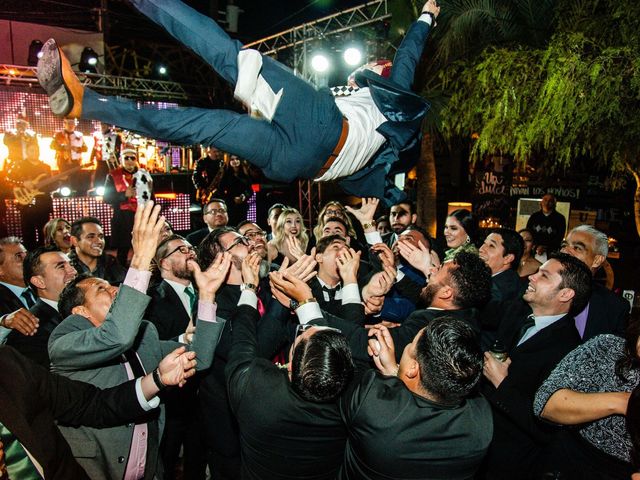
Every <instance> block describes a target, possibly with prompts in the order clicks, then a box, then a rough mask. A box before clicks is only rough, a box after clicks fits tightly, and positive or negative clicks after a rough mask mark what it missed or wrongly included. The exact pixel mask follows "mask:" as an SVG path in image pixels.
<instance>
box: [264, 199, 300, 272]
mask: <svg viewBox="0 0 640 480" xmlns="http://www.w3.org/2000/svg"><path fill="white" fill-rule="evenodd" d="M308 242H309V235H308V234H307V228H306V227H305V225H304V221H303V220H302V215H300V212H299V211H298V210H296V209H295V208H291V207H287V208H285V209H283V210H282V213H281V214H280V216H279V217H278V223H277V224H276V230H275V232H274V233H273V239H272V240H270V241H269V243H268V244H267V249H268V251H269V261H270V262H273V263H276V264H281V263H282V261H283V260H284V259H285V257H286V258H288V259H289V265H291V264H293V263H295V262H297V261H298V259H299V258H300V257H301V256H302V255H304V252H305V250H306V248H307V243H308Z"/></svg>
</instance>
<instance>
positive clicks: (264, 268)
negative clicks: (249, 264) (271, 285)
mask: <svg viewBox="0 0 640 480" xmlns="http://www.w3.org/2000/svg"><path fill="white" fill-rule="evenodd" d="M270 271H271V264H270V263H269V261H268V260H262V261H261V262H260V270H259V271H258V276H259V277H260V278H261V279H263V278H267V276H268V275H269V272H270Z"/></svg>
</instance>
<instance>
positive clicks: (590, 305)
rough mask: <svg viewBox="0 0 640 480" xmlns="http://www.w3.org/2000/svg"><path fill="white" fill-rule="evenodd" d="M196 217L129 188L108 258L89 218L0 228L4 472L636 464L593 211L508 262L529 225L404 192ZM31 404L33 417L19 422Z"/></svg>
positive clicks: (634, 332) (632, 324)
mask: <svg viewBox="0 0 640 480" xmlns="http://www.w3.org/2000/svg"><path fill="white" fill-rule="evenodd" d="M202 215H203V221H204V222H205V225H206V226H205V228H204V229H202V230H196V231H193V232H191V233H189V235H187V236H186V237H183V236H181V235H178V234H176V233H175V232H173V230H172V227H171V225H169V224H168V222H166V220H165V219H164V217H163V216H162V215H161V212H160V208H159V206H154V205H153V201H148V202H146V203H140V204H139V205H137V208H136V210H135V212H134V217H133V220H132V232H133V233H132V234H131V236H130V237H131V238H130V241H131V245H132V252H133V253H132V256H131V258H130V263H129V264H128V265H125V264H122V263H121V262H120V261H119V260H118V259H117V258H116V257H114V256H111V255H109V254H108V253H106V250H105V236H104V233H103V229H102V226H101V225H100V222H99V221H98V220H97V219H95V218H88V217H83V218H79V219H69V220H66V219H60V218H54V219H51V220H50V221H48V222H47V223H46V224H45V225H42V228H43V229H44V239H45V242H46V245H44V246H38V247H35V248H33V249H30V250H29V251H27V250H26V249H25V247H24V246H23V244H22V243H21V240H20V239H18V238H15V237H6V238H3V239H0V297H1V299H2V303H1V304H0V305H1V315H2V316H1V317H0V335H1V338H2V342H3V343H4V344H6V345H5V346H2V347H0V352H1V353H2V355H5V356H7V357H8V358H9V360H7V361H8V362H10V363H9V364H16V365H17V366H16V369H17V371H20V372H22V371H29V372H31V371H33V373H29V375H27V376H21V377H16V375H15V373H16V372H15V371H12V370H9V369H3V371H2V374H1V375H0V378H1V381H0V385H1V387H0V390H1V391H2V394H1V395H0V402H1V406H2V408H1V409H0V412H2V413H0V427H1V428H2V432H1V433H2V437H1V438H2V443H3V445H4V457H2V456H1V455H0V459H2V458H4V462H5V463H6V467H7V471H8V475H9V478H23V475H26V473H25V472H40V474H41V475H43V476H44V478H87V477H88V478H92V479H99V478H105V479H116V478H118V479H121V478H194V479H196V478H207V475H210V477H211V478H214V479H230V478H263V479H276V478H353V479H362V478H416V479H418V478H461V479H462V478H488V479H491V478H594V479H595V478H629V477H630V475H631V474H632V473H633V472H634V471H636V469H637V468H638V464H636V463H634V462H635V461H636V460H635V459H636V458H637V457H636V456H635V455H636V454H634V453H633V452H634V449H633V445H634V438H637V435H636V436H635V437H634V433H633V432H634V431H635V430H634V428H636V429H637V428H638V427H637V426H635V427H634V426H633V425H629V426H627V425H626V423H625V418H626V414H627V409H628V408H631V407H630V405H631V403H632V402H630V398H631V395H632V391H633V390H634V389H635V388H636V386H637V385H638V382H639V381H640V370H639V366H640V353H639V348H640V343H639V338H640V322H639V321H638V319H637V318H633V319H632V320H631V321H629V305H628V303H626V302H625V301H624V300H622V299H621V298H620V297H618V296H617V295H615V294H614V293H613V292H611V291H610V290H607V289H606V288H604V287H602V286H600V285H599V284H598V283H597V282H595V281H594V275H595V273H596V272H597V270H598V269H599V268H600V266H601V265H602V263H603V262H604V260H605V259H606V256H607V237H606V235H605V234H604V233H602V232H600V231H598V230H596V229H595V228H594V227H592V226H589V225H581V226H578V227H575V228H573V229H572V230H571V231H569V232H568V234H567V235H566V236H565V238H564V240H563V242H562V244H561V245H560V250H559V251H557V252H552V251H548V252H547V255H548V258H547V260H546V261H545V262H544V263H542V264H540V265H539V266H538V267H537V268H536V269H533V270H535V271H533V272H532V273H530V274H529V276H520V274H519V273H518V271H519V269H520V268H521V267H522V266H523V265H524V263H523V262H522V260H523V258H524V255H525V252H527V251H528V252H529V255H532V252H533V251H535V246H536V243H535V242H536V237H535V235H532V233H534V232H532V231H531V230H527V229H525V230H523V231H522V232H520V233H518V232H516V231H515V230H511V229H507V228H496V229H491V230H489V231H483V232H481V231H480V230H479V229H478V228H477V223H476V221H475V218H474V216H473V214H472V213H471V212H469V211H464V210H458V211H454V212H452V213H451V214H450V215H449V217H448V218H447V220H446V223H445V226H444V228H443V230H442V236H441V237H440V236H438V238H431V237H430V236H429V235H428V234H427V233H426V231H425V230H424V229H422V228H421V227H420V226H419V225H418V224H417V215H416V212H415V208H414V205H413V204H412V203H411V202H401V203H398V204H395V205H393V206H392V207H391V208H390V209H389V210H388V211H387V210H386V209H385V208H383V206H382V204H381V203H380V202H379V201H378V199H375V198H363V199H361V201H360V202H359V205H355V206H349V205H346V206H345V205H343V204H342V203H340V202H337V201H330V202H328V203H327V204H326V205H324V206H323V208H322V209H321V212H320V215H319V217H318V222H317V224H316V227H315V228H314V229H313V230H307V229H306V227H305V225H304V223H303V222H302V219H301V217H300V214H299V212H298V211H297V210H296V209H295V208H293V207H291V206H287V205H283V204H275V205H273V206H272V207H271V209H270V210H269V212H268V217H267V218H265V219H264V223H263V225H265V226H268V227H267V228H263V227H262V226H261V225H260V224H258V223H255V222H252V221H249V220H247V219H246V218H245V219H243V220H241V221H240V222H239V223H238V224H237V225H235V226H232V224H230V222H229V214H228V208H227V204H226V202H225V201H224V200H223V199H220V198H210V199H209V201H208V202H207V203H205V204H204V205H203V208H202ZM380 218H382V220H381V221H386V222H388V224H389V227H390V231H388V232H384V231H383V232H382V233H381V231H380V230H379V229H378V223H379V222H378V221H377V220H376V219H380ZM387 219H388V220H387ZM260 223H262V222H260ZM268 230H271V231H270V232H268ZM530 237H533V238H530ZM527 239H530V240H533V243H532V244H530V245H528V246H527ZM311 240H312V241H311ZM529 243H531V242H529ZM274 253H275V254H274ZM127 258H128V257H125V259H127ZM17 352H19V353H17ZM22 356H24V357H27V358H28V359H29V360H25V359H23V358H22ZM194 356H195V358H194ZM163 357H164V358H165V360H163ZM196 362H197V364H196ZM36 364H37V365H36ZM158 365H159V366H158ZM194 365H195V368H194ZM47 372H51V373H47ZM149 372H151V374H150V373H149ZM31 377H33V378H36V379H38V380H37V381H38V382H41V383H43V384H46V385H47V388H46V389H43V388H44V387H42V386H41V385H32V379H31ZM61 377H62V378H61ZM65 377H66V378H65ZM188 377H192V378H189V380H188V381H187V378H188ZM141 378H142V379H143V380H142V381H143V382H144V385H147V386H148V387H149V388H150V390H149V391H146V393H145V392H144V391H143V390H142V386H141V385H138V386H137V387H136V386H135V385H134V387H128V388H129V389H131V391H133V392H134V393H133V397H131V398H133V400H131V398H130V397H126V395H125V394H123V395H125V400H123V401H122V402H121V403H118V402H116V405H112V406H109V407H105V406H104V404H103V403H100V404H99V405H101V407H100V408H103V409H105V408H106V409H107V410H106V411H105V412H103V413H102V416H100V417H99V418H98V419H96V418H95V413H93V412H94V411H93V408H94V406H93V402H104V401H113V398H112V397H111V396H110V395H113V393H112V392H113V391H115V390H113V389H114V388H116V387H118V386H122V385H129V383H130V382H131V381H133V380H136V379H138V380H139V379H141ZM66 379H71V380H72V381H73V382H72V383H68V381H67V380H66ZM77 381H82V382H86V383H89V384H92V385H93V386H94V387H98V388H99V389H106V390H104V391H103V392H100V390H87V389H88V388H90V387H85V386H84V384H77V383H76V382H77ZM133 383H134V384H135V383H136V382H133ZM137 383H140V382H139V381H138V382H137ZM185 383H186V385H184V387H183V388H168V387H167V386H168V385H177V384H185ZM23 384H24V385H23ZM32 388H35V389H36V390H35V392H36V393H32V395H33V396H34V400H30V402H35V403H36V406H35V407H34V409H35V410H32V409H31V407H29V408H28V409H26V410H25V411H20V413H19V414H20V415H22V416H23V417H24V420H23V422H26V424H27V426H25V425H23V424H22V423H15V418H14V415H17V414H18V413H17V412H16V411H15V410H12V405H13V402H14V401H16V398H17V397H16V396H15V395H22V393H20V394H19V393H14V392H22V391H23V390H24V389H32ZM68 388H69V389H73V391H74V392H75V389H79V390H78V391H79V392H81V393H79V394H78V395H79V397H78V398H76V397H75V395H76V393H69V392H67V389H68ZM122 388H123V389H124V388H125V387H122ZM122 391H124V390H122ZM128 391H129V390H127V392H128ZM127 395H131V394H127ZM105 399H106V400H105ZM127 399H128V400H127ZM136 399H137V400H136ZM65 402H71V403H70V404H71V405H73V406H74V409H76V410H78V409H79V410H81V411H84V410H83V409H84V408H85V407H84V406H83V407H80V405H85V404H86V409H87V410H86V411H87V412H92V413H91V414H89V413H87V414H83V415H80V416H79V417H78V416H75V415H71V412H69V410H68V409H67V408H65V406H64V405H63V404H64V403H65ZM158 403H160V406H159V408H157V407H158ZM628 405H629V406H628ZM21 408H22V407H21ZM34 411H37V412H40V413H39V415H43V419H42V423H38V424H31V423H29V416H30V415H33V414H34V413H33V412H34ZM629 418H633V416H632V415H630V416H629ZM53 419H55V420H56V421H57V424H56V425H54V424H53ZM41 429H44V430H46V432H47V434H46V435H45V436H42V435H41V433H42V432H41ZM45 441H46V442H48V443H47V444H46V445H45V444H44V443H43V442H45ZM49 442H50V443H49ZM52 445H53V447H52ZM51 448H54V449H55V451H56V452H58V453H57V454H56V455H55V456H54V457H52V456H51V455H50V449H51ZM45 452H48V453H45ZM0 467H2V462H0ZM550 476H551V477H550ZM0 478H1V476H0ZM24 478H29V477H26V476H25V477H24Z"/></svg>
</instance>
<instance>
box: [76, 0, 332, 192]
mask: <svg viewBox="0 0 640 480" xmlns="http://www.w3.org/2000/svg"><path fill="white" fill-rule="evenodd" d="M132 3H133V5H134V6H135V7H136V8H137V9H138V10H139V11H140V12H142V13H143V14H144V15H146V16H147V17H149V18H150V19H151V20H153V21H154V22H156V23H157V24H159V25H160V26H162V27H163V28H164V29H165V30H166V31H167V32H169V33H170V34H171V35H173V36H174V37H175V38H176V39H177V40H179V41H180V42H181V43H183V44H184V45H185V46H187V47H189V48H191V49H192V50H193V51H194V52H195V53H197V54H198V55H199V56H200V57H202V58H203V59H204V60H205V61H206V62H207V63H208V64H209V65H211V67H213V69H214V70H215V71H216V72H218V74H220V75H221V76H222V77H223V78H224V79H225V80H226V81H227V82H229V83H230V84H231V86H235V83H236V80H237V78H238V64H237V56H238V52H239V51H240V49H241V47H242V45H241V44H240V42H238V41H237V40H233V39H231V38H230V37H229V36H228V35H227V34H226V33H225V32H224V30H222V29H221V28H220V27H219V26H218V24H216V22H214V21H213V20H212V19H210V18H209V17H206V16H204V15H201V14H199V13H198V12H196V11H195V10H193V9H192V8H190V7H188V6H186V5H185V4H183V3H182V2H179V1H177V0H134V1H133V2H132ZM262 60H263V66H262V71H261V74H262V76H263V77H264V79H265V80H266V81H267V83H268V84H269V85H270V87H271V88H272V89H273V91H274V92H278V91H279V90H280V89H281V88H282V89H283V94H282V97H281V99H280V103H279V104H278V107H277V110H276V113H275V115H274V117H273V119H272V121H271V123H269V122H267V121H265V120H258V119H254V118H251V117H249V116H248V115H246V114H241V113H237V112H234V111H230V110H221V109H204V108H191V107H187V108H175V109H167V110H155V109H150V108H142V109H139V108H138V106H137V103H136V102H135V101H131V100H127V99H124V98H119V97H106V96H102V95H99V94H97V93H96V92H93V91H91V90H90V89H86V90H85V95H84V100H83V105H82V117H83V118H88V119H97V120H100V121H102V122H105V123H109V124H114V125H118V126H119V127H122V128H125V129H127V130H132V131H135V132H138V133H140V134H142V135H144V136H147V137H150V138H157V139H161V140H166V141H169V142H172V143H176V144H181V145H192V144H198V143H201V144H204V145H213V146H215V147H217V148H219V149H221V150H223V151H225V152H229V153H233V154H235V155H238V156H239V157H241V158H244V159H246V160H248V161H249V162H250V163H252V164H253V165H255V166H256V167H259V168H260V169H262V171H263V172H264V174H265V175H266V176H267V177H269V178H271V179H273V180H279V181H292V180H294V179H296V178H313V177H314V176H315V175H316V174H317V173H318V171H319V170H320V168H321V167H322V166H323V165H324V163H325V162H326V161H327V159H328V158H329V155H330V154H331V153H332V151H333V149H334V148H335V146H336V144H337V143H338V139H339V138H340V133H341V130H342V114H341V112H340V110H339V109H338V107H337V106H336V104H335V101H334V99H333V97H332V96H331V94H330V93H329V92H328V91H317V90H316V89H315V88H314V87H313V86H312V85H310V84H309V83H307V82H305V81H304V80H302V79H300V78H298V77H296V76H295V75H294V74H293V72H292V71H291V70H289V69H288V68H287V67H285V66H284V65H282V64H280V63H278V62H276V61H275V60H273V59H272V58H269V57H266V56H263V57H262Z"/></svg>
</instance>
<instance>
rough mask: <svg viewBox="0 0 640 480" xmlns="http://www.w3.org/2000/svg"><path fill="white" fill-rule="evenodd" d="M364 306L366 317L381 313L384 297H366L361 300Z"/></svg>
mask: <svg viewBox="0 0 640 480" xmlns="http://www.w3.org/2000/svg"><path fill="white" fill-rule="evenodd" d="M362 303H363V304H364V313H365V314H366V315H375V314H376V313H380V312H381V311H382V307H383V306H384V297H371V296H369V297H367V298H364V299H363V300H362Z"/></svg>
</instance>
